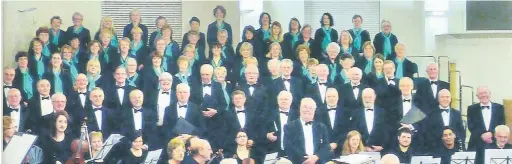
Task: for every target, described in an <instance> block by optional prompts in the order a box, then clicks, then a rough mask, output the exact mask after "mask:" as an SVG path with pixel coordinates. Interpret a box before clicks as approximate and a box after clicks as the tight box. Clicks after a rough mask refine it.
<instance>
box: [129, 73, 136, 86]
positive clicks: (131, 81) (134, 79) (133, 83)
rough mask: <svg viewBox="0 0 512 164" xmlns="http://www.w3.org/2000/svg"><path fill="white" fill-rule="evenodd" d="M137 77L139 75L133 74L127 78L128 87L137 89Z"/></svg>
mask: <svg viewBox="0 0 512 164" xmlns="http://www.w3.org/2000/svg"><path fill="white" fill-rule="evenodd" d="M138 77H139V74H137V73H135V75H133V76H132V77H128V79H127V80H128V85H130V86H133V87H137V84H136V83H135V82H136V81H137V78H138Z"/></svg>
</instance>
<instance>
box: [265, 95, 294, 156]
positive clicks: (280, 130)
mask: <svg viewBox="0 0 512 164" xmlns="http://www.w3.org/2000/svg"><path fill="white" fill-rule="evenodd" d="M292 101H293V96H292V93H290V92H289V91H281V92H279V95H278V96H277V104H278V105H277V107H278V109H277V110H276V109H271V111H270V115H269V118H267V119H268V121H267V123H266V127H265V129H266V134H267V143H268V144H267V145H268V146H267V152H278V156H279V157H283V156H285V152H284V142H283V137H284V126H285V125H286V124H287V123H289V122H292V121H294V120H296V119H297V118H299V110H298V109H292V108H293V107H294V106H292Z"/></svg>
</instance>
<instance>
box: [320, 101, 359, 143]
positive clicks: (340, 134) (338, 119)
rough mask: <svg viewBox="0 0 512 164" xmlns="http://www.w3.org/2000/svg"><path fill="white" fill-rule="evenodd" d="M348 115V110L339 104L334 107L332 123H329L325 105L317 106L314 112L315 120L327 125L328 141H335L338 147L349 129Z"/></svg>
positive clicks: (327, 110) (329, 119) (349, 114)
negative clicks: (334, 112)
mask: <svg viewBox="0 0 512 164" xmlns="http://www.w3.org/2000/svg"><path fill="white" fill-rule="evenodd" d="M350 117H351V113H350V111H348V110H345V109H343V107H342V106H341V105H338V106H337V107H336V114H335V116H334V125H332V124H331V118H330V117H329V109H327V106H326V105H323V106H320V107H318V108H317V110H316V113H315V120H317V121H320V122H322V123H323V124H324V125H325V126H326V127H327V132H328V134H329V138H330V139H331V140H330V141H329V142H330V143H337V144H338V147H341V145H343V142H344V141H345V136H346V134H347V133H348V132H349V130H350V129H351V122H350ZM340 150H341V149H340Z"/></svg>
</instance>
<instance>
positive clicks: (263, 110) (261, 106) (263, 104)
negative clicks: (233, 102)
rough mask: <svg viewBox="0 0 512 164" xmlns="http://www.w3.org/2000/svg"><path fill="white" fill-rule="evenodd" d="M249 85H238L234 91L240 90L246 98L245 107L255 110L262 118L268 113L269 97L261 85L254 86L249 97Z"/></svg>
mask: <svg viewBox="0 0 512 164" xmlns="http://www.w3.org/2000/svg"><path fill="white" fill-rule="evenodd" d="M249 87H250V86H249V84H247V83H240V84H239V85H238V86H237V87H236V89H235V90H237V89H238V90H242V91H243V92H244V93H245V97H247V101H246V105H245V106H248V107H249V108H255V109H256V110H257V111H258V113H259V114H260V116H261V117H262V118H264V117H265V115H266V114H267V113H268V112H267V110H268V107H269V96H268V92H269V91H268V89H267V87H266V86H264V85H261V84H256V85H254V92H253V94H252V95H251V92H250V91H249Z"/></svg>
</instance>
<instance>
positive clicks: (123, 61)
mask: <svg viewBox="0 0 512 164" xmlns="http://www.w3.org/2000/svg"><path fill="white" fill-rule="evenodd" d="M119 58H121V60H120V61H121V64H120V65H119V66H121V67H124V68H127V67H128V65H126V60H128V58H130V56H126V58H124V59H123V56H119Z"/></svg>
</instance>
